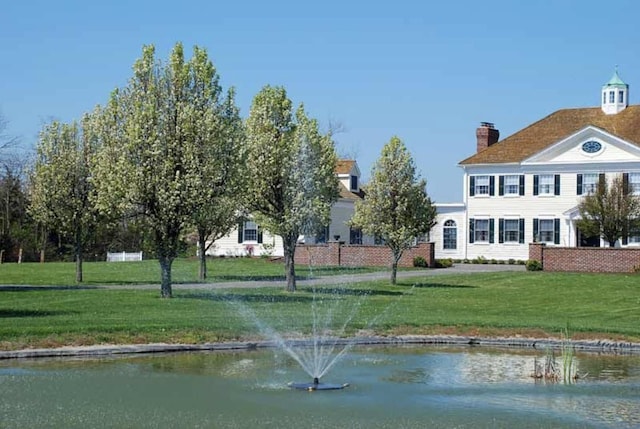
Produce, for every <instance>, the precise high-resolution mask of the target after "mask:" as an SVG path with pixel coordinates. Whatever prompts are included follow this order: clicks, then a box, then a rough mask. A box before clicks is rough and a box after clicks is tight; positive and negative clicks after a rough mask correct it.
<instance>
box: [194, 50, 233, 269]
mask: <svg viewBox="0 0 640 429" xmlns="http://www.w3.org/2000/svg"><path fill="white" fill-rule="evenodd" d="M218 82H219V77H218V75H217V73H216V69H215V68H214V66H213V64H212V63H211V61H209V58H208V57H207V52H206V51H205V50H203V49H200V48H197V47H196V48H194V52H193V58H192V59H191V62H190V72H189V83H188V85H189V87H188V93H189V97H190V102H189V103H188V105H187V106H186V110H185V115H184V117H185V122H186V124H185V127H186V130H187V134H188V136H189V139H190V140H192V141H193V150H194V154H193V156H191V157H189V159H190V160H191V161H193V162H194V164H193V165H190V166H189V168H190V169H191V170H192V171H193V172H194V188H193V189H194V191H195V192H194V194H193V195H192V196H191V198H192V201H193V203H194V211H193V214H192V221H193V225H194V227H195V229H196V232H197V234H198V256H199V259H200V268H199V278H200V280H204V279H206V277H207V260H206V252H207V250H208V249H209V248H210V247H211V245H212V244H213V242H214V241H215V240H217V239H219V238H221V237H223V236H225V235H226V234H228V233H229V231H231V230H232V229H233V227H235V226H236V225H237V222H238V216H239V208H240V207H241V205H242V199H243V198H244V197H245V196H246V193H245V189H244V188H245V180H244V178H245V175H244V163H245V153H246V152H245V148H244V127H243V124H242V119H241V118H240V113H239V110H238V107H237V106H236V103H235V91H234V90H233V88H232V89H230V90H229V91H228V92H227V95H226V97H225V98H224V99H222V89H221V87H220V85H219V83H218Z"/></svg>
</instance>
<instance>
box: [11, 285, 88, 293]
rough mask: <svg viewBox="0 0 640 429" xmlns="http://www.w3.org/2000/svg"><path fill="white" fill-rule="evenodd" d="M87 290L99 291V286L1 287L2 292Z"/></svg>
mask: <svg viewBox="0 0 640 429" xmlns="http://www.w3.org/2000/svg"><path fill="white" fill-rule="evenodd" d="M87 289H99V287H98V286H33V285H25V286H20V285H13V286H0V292H1V291H7V292H34V291H42V290H87Z"/></svg>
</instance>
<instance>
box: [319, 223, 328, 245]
mask: <svg viewBox="0 0 640 429" xmlns="http://www.w3.org/2000/svg"><path fill="white" fill-rule="evenodd" d="M328 240H329V227H328V226H325V227H324V228H320V229H319V230H318V232H317V233H316V243H317V244H324V243H326V242H327V241H328Z"/></svg>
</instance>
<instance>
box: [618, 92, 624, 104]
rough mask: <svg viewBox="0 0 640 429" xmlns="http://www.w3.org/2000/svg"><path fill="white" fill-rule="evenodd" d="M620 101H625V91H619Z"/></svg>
mask: <svg viewBox="0 0 640 429" xmlns="http://www.w3.org/2000/svg"><path fill="white" fill-rule="evenodd" d="M618 103H620V104H622V103H624V91H618Z"/></svg>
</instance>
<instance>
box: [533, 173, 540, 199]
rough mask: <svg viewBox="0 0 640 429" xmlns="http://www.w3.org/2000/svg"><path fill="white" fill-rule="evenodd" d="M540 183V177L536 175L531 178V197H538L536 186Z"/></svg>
mask: <svg viewBox="0 0 640 429" xmlns="http://www.w3.org/2000/svg"><path fill="white" fill-rule="evenodd" d="M539 183H540V176H538V175H537V174H536V175H535V176H533V195H538V186H539Z"/></svg>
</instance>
